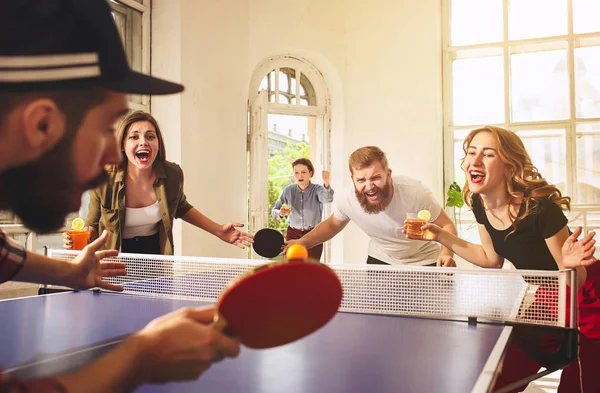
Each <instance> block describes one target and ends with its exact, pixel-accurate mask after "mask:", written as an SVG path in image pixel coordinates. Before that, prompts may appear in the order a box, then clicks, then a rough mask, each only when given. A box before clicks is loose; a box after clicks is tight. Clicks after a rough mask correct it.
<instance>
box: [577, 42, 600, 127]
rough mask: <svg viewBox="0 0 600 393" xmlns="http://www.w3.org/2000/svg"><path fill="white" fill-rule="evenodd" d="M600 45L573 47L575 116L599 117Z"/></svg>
mask: <svg viewBox="0 0 600 393" xmlns="http://www.w3.org/2000/svg"><path fill="white" fill-rule="evenodd" d="M598 70H600V47H598V46H592V47H587V48H577V49H575V105H576V108H577V117H579V118H582V117H587V118H589V117H600V73H599V72H598Z"/></svg>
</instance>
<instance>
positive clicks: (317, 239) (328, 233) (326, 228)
mask: <svg viewBox="0 0 600 393" xmlns="http://www.w3.org/2000/svg"><path fill="white" fill-rule="evenodd" d="M344 227H345V224H342V225H335V224H334V223H333V221H332V219H331V218H329V219H327V220H325V221H323V222H321V223H320V224H319V225H317V226H316V227H315V229H313V230H312V231H310V232H309V233H307V234H306V235H304V236H303V237H302V239H301V240H302V243H304V245H305V246H306V248H312V247H315V246H318V245H319V244H322V243H325V242H326V241H327V240H329V239H331V238H333V237H334V236H335V235H337V234H338V233H340V231H341V230H342V229H344Z"/></svg>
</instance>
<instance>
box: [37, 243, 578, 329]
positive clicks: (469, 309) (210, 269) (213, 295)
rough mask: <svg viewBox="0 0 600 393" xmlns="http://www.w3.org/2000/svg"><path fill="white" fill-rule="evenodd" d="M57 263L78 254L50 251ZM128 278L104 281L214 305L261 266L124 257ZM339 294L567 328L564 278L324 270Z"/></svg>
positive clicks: (439, 312) (375, 306)
mask: <svg viewBox="0 0 600 393" xmlns="http://www.w3.org/2000/svg"><path fill="white" fill-rule="evenodd" d="M49 255H51V256H52V257H54V258H62V259H67V260H68V259H72V258H74V257H75V256H76V255H77V252H73V251H68V250H49ZM106 261H120V262H124V263H125V264H126V266H127V275H126V276H121V277H113V278H109V279H107V281H109V282H111V283H115V284H120V285H123V286H124V288H125V293H130V294H137V295H146V296H158V297H171V298H183V299H192V300H201V301H210V302H214V301H216V300H217V298H218V297H219V295H220V294H221V292H222V290H223V289H224V288H225V287H226V286H227V284H228V283H229V282H230V281H231V280H233V279H234V278H235V277H237V276H238V275H239V274H241V273H243V272H245V271H247V270H248V269H249V268H251V267H254V266H256V265H260V264H262V263H265V261H262V260H248V259H228V258H205V257H178V256H162V255H141V254H125V253H121V254H120V255H119V256H118V257H116V258H110V259H106ZM328 266H329V267H331V268H332V269H333V270H334V271H335V272H336V273H337V275H338V276H339V278H340V280H341V282H342V286H343V289H344V296H343V300H342V305H341V308H340V311H343V312H356V313H371V314H390V315H406V316H414V317H430V318H443V319H454V318H458V319H462V318H469V317H476V318H478V319H481V320H490V321H502V322H516V323H526V324H534V325H546V326H560V327H566V326H568V323H569V320H570V318H569V316H568V315H567V300H568V299H567V292H568V291H570V288H569V287H568V286H567V285H566V284H567V274H566V272H561V271H532V270H504V269H502V270H500V269H479V268H474V269H457V268H435V267H420V266H416V267H407V266H377V265H349V264H348V265H328Z"/></svg>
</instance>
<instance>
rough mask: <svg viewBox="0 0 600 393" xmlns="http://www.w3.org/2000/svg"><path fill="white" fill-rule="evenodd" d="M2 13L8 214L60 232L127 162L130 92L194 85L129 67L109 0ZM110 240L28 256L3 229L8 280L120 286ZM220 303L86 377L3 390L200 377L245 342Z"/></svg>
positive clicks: (0, 277)
mask: <svg viewBox="0 0 600 393" xmlns="http://www.w3.org/2000/svg"><path fill="white" fill-rule="evenodd" d="M1 7H2V12H1V13H0V140H2V143H1V144H0V209H4V210H12V211H13V212H14V213H15V214H16V215H17V216H18V217H19V218H20V219H21V221H22V222H23V223H24V224H25V225H26V226H27V227H29V228H31V229H33V230H36V231H38V232H47V231H51V230H56V229H58V228H60V227H61V226H62V225H63V223H64V219H65V217H66V215H67V214H68V213H69V212H72V211H76V210H77V209H78V208H79V205H80V201H81V194H82V193H83V192H84V191H85V190H87V189H90V188H93V187H95V186H97V185H99V184H101V183H102V182H103V181H104V180H105V178H106V173H105V171H104V169H103V168H104V166H105V165H110V164H117V163H119V161H120V147H119V146H117V142H116V139H115V136H114V133H113V124H114V123H115V122H116V121H117V120H118V119H119V118H120V117H121V116H123V115H124V114H125V113H126V112H127V99H126V94H127V93H133V94H172V93H178V92H181V91H182V90H183V86H181V85H179V84H176V83H172V82H168V81H165V80H161V79H158V78H153V77H150V76H147V75H143V74H139V73H136V72H134V71H132V70H131V69H130V68H129V65H128V63H127V59H126V56H125V52H124V50H123V46H122V43H121V41H120V38H119V35H118V32H117V29H116V26H115V25H114V22H113V19H112V16H111V13H110V9H109V7H108V5H107V4H106V0H19V1H3V2H2V4H1ZM106 238H107V236H106V233H104V234H103V235H102V236H100V237H99V238H98V239H97V240H96V241H94V242H92V243H90V244H89V245H88V246H87V247H86V248H85V249H84V251H83V252H82V253H81V254H80V255H79V256H78V258H77V259H75V260H74V261H73V262H66V261H58V260H52V259H49V258H46V257H44V256H41V255H37V254H34V253H31V252H28V251H25V250H24V249H23V248H22V247H20V246H19V245H18V244H16V243H14V242H12V241H11V240H10V239H9V238H8V237H7V236H6V235H5V234H4V233H2V232H1V231H0V282H3V281H7V280H10V279H15V280H19V281H29V282H34V283H45V284H57V285H66V286H70V287H73V288H78V289H83V288H91V287H102V288H107V289H112V290H120V289H121V288H120V287H118V286H114V285H111V284H108V283H106V282H104V281H103V280H102V277H103V276H111V275H117V274H123V273H124V272H125V270H124V265H123V264H118V263H101V262H100V260H101V259H102V258H106V257H109V256H115V255H117V251H116V250H108V251H97V250H98V249H99V248H100V247H101V246H102V245H103V244H104V242H105V241H106ZM213 314H214V310H213V309H212V308H202V309H187V310H180V311H177V312H175V313H171V314H168V315H165V316H163V317H161V318H158V319H156V320H155V321H153V322H151V323H150V324H149V325H148V326H147V327H146V328H144V329H143V330H142V331H140V332H138V333H136V334H133V335H132V336H130V338H128V339H127V340H125V341H124V342H123V344H122V345H120V346H119V347H118V348H117V349H115V350H113V351H112V352H110V353H108V354H107V355H105V356H104V357H102V358H100V359H99V360H97V361H96V362H94V363H92V364H90V365H88V366H86V367H84V368H82V369H80V370H79V371H77V372H74V373H70V374H64V375H59V376H56V377H53V378H46V379H43V380H37V381H16V380H14V379H12V378H11V377H10V376H9V375H6V374H2V373H1V371H0V392H2V393H3V392H7V391H10V392H24V391H27V392H30V391H36V392H37V391H44V392H65V391H68V392H69V393H75V392H79V391H81V392H94V391H98V392H107V391H110V392H127V391H131V390H133V389H134V388H135V387H136V386H138V385H139V384H143V383H148V382H167V381H174V380H184V379H193V378H197V377H198V376H199V375H200V374H201V373H202V372H203V371H204V370H206V368H208V367H209V366H210V364H211V363H212V362H214V361H217V360H220V359H221V358H222V357H224V356H236V355H237V354H238V352H239V343H238V342H237V341H235V340H232V339H230V338H228V337H226V336H224V335H222V334H221V333H219V332H217V331H216V330H215V329H213V328H211V327H210V326H209V325H208V324H209V323H210V322H211V321H212V317H213Z"/></svg>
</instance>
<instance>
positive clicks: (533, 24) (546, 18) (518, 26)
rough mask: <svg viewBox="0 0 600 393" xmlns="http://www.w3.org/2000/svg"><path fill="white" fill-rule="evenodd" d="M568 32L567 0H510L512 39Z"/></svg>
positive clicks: (509, 23) (510, 30)
mask: <svg viewBox="0 0 600 393" xmlns="http://www.w3.org/2000/svg"><path fill="white" fill-rule="evenodd" d="M564 34H567V0H510V1H509V5H508V37H509V39H511V40H520V39H524V38H536V37H551V36H556V35H564Z"/></svg>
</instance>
